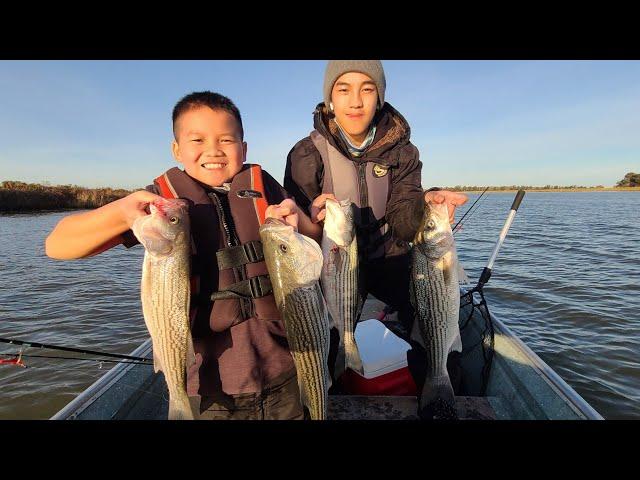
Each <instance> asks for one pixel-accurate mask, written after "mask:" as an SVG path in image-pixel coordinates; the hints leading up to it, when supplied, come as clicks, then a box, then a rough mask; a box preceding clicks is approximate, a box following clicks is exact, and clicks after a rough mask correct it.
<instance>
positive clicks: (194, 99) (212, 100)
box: [171, 91, 244, 140]
mask: <svg viewBox="0 0 640 480" xmlns="http://www.w3.org/2000/svg"><path fill="white" fill-rule="evenodd" d="M196 107H209V108H210V109H211V110H224V111H225V112H227V113H230V114H231V115H233V116H234V117H235V119H236V120H237V121H238V126H239V127H240V139H241V140H244V129H243V128H242V118H241V117H240V110H238V107H236V106H235V104H234V103H233V102H232V101H231V100H230V99H229V98H227V97H225V96H224V95H220V94H219V93H214V92H209V91H204V92H193V93H190V94H189V95H186V96H184V97H182V98H181V99H180V101H179V102H178V103H176V106H175V107H173V114H172V116H171V117H172V120H173V136H174V137H176V120H177V119H178V118H179V117H180V115H182V114H183V113H184V112H186V111H188V110H191V109H192V108H196ZM176 140H177V137H176Z"/></svg>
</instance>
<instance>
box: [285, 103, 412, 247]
mask: <svg viewBox="0 0 640 480" xmlns="http://www.w3.org/2000/svg"><path fill="white" fill-rule="evenodd" d="M373 121H374V122H375V124H376V135H375V137H374V140H373V142H372V144H371V145H370V146H369V147H368V148H367V149H366V150H365V152H364V153H363V154H362V155H361V156H360V157H355V156H352V155H351V154H350V153H349V150H348V148H347V145H346V143H345V141H344V140H343V139H342V137H341V135H340V134H339V132H338V128H339V127H338V125H337V124H336V123H335V120H333V118H331V117H330V116H329V115H327V113H326V109H325V107H324V103H320V104H318V106H317V107H316V109H315V112H314V119H313V123H314V128H315V130H316V131H317V132H319V133H320V134H321V135H322V136H323V137H324V138H326V139H327V140H328V142H329V144H330V145H332V146H333V147H335V148H336V149H337V150H338V151H339V152H340V153H341V154H342V155H344V156H345V157H346V158H348V159H350V160H352V161H353V162H354V163H355V164H360V163H363V162H374V163H375V164H378V165H380V166H382V167H384V168H386V169H388V173H387V174H388V175H390V182H389V193H388V198H387V203H386V212H385V218H386V221H387V223H388V224H389V227H390V231H391V237H392V239H393V240H394V242H393V246H392V248H390V249H388V250H387V251H386V253H385V256H386V257H391V256H397V255H401V254H404V253H406V252H407V251H408V244H407V243H408V242H410V241H412V240H413V238H414V236H415V232H416V230H417V229H418V225H419V222H420V217H421V215H422V205H423V203H424V190H423V189H422V186H421V173H422V162H420V160H419V152H418V149H417V148H416V147H415V145H413V144H412V143H411V142H410V136H411V128H410V127H409V124H408V123H407V121H406V120H405V119H404V117H403V116H402V115H401V114H400V112H398V111H397V110H396V109H395V108H393V107H392V106H391V105H390V104H389V103H385V104H384V105H383V107H382V109H380V110H379V111H378V112H377V113H376V115H375V117H374V120H373ZM323 180H324V164H323V161H322V157H321V155H320V152H319V151H318V149H317V148H316V146H315V145H314V143H313V141H312V140H311V137H310V136H308V137H306V138H304V139H302V140H300V141H299V142H298V143H296V145H295V146H294V147H293V148H292V149H291V151H290V152H289V155H288V156H287V165H286V169H285V177H284V187H285V189H286V190H287V192H288V193H289V194H290V195H292V196H293V197H294V199H295V201H296V203H297V204H298V205H299V206H300V207H301V208H302V209H304V210H305V212H306V213H307V214H310V207H311V203H312V202H313V200H314V199H315V198H316V197H317V196H318V195H320V194H321V193H322V187H323Z"/></svg>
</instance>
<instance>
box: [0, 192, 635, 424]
mask: <svg viewBox="0 0 640 480" xmlns="http://www.w3.org/2000/svg"><path fill="white" fill-rule="evenodd" d="M476 197H477V195H471V201H470V202H469V204H468V205H470V204H471V203H472V201H473V200H474V199H475V198H476ZM513 197H514V194H498V193H494V194H488V195H486V196H485V197H484V198H483V199H482V200H481V201H480V205H481V207H480V208H479V210H478V211H477V213H474V214H473V215H472V216H471V218H470V219H469V220H468V221H465V228H464V230H463V231H461V232H460V233H458V234H457V235H456V240H457V243H458V252H459V256H460V258H461V261H462V262H463V264H464V266H465V268H466V270H467V273H468V274H469V277H471V278H477V277H478V276H479V274H480V272H481V270H482V267H483V266H484V264H485V262H486V260H487V259H488V257H489V255H490V254H491V251H492V249H493V245H494V243H495V240H496V238H497V236H498V234H499V232H500V228H501V227H502V224H503V222H504V219H505V218H506V215H507V213H508V210H509V206H510V205H511V202H512V200H513ZM466 208H467V206H465V207H463V211H464V210H465V209H466ZM461 213H463V212H461ZM67 214H69V212H55V213H46V214H16V215H2V216H0V246H1V248H2V255H1V256H0V273H1V275H0V337H2V338H17V339H25V340H30V341H35V342H41V343H51V344H55V345H68V346H75V347H82V348H88V349H95V350H102V351H109V352H118V353H129V352H131V351H132V350H133V349H134V348H135V347H137V346H138V345H139V344H140V343H141V342H142V341H144V340H145V339H146V338H147V332H146V328H145V326H144V320H143V318H142V315H141V311H142V309H141V305H140V299H139V294H140V287H139V279H140V272H141V267H142V257H143V253H144V251H143V249H142V247H140V246H136V247H134V248H132V249H130V250H127V249H125V248H124V247H122V246H119V247H116V248H114V249H112V250H110V251H108V252H105V253H103V254H101V255H98V256H96V257H93V258H89V259H83V260H77V261H57V260H51V259H49V258H48V257H46V256H45V254H44V239H45V237H46V236H47V235H48V233H49V232H50V231H51V230H52V229H53V227H54V226H55V224H56V223H57V222H58V220H60V219H61V218H62V217H63V216H64V215H67ZM457 217H458V218H460V215H458V216H457ZM638 220H640V193H638V192H588V193H587V192H585V193H583V192H579V193H535V192H532V193H528V194H527V195H526V196H525V199H524V201H523V203H522V206H521V207H520V211H519V212H518V215H517V216H516V219H515V222H514V224H513V226H512V228H511V231H510V233H509V236H508V237H507V241H506V242H505V244H504V245H503V247H502V250H501V252H500V255H499V256H498V259H497V261H496V263H495V265H494V273H493V277H492V279H491V280H490V282H489V283H488V284H487V287H486V292H487V298H488V301H489V302H490V307H491V308H492V311H493V313H494V314H495V315H497V316H498V317H499V318H501V319H502V320H503V321H504V322H505V323H506V324H507V325H508V326H509V327H511V328H512V330H513V331H514V332H515V333H516V334H517V335H519V336H520V338H522V339H523V340H524V342H525V343H527V345H528V346H529V347H530V348H531V349H532V350H533V351H535V352H536V353H537V354H538V355H540V357H541V358H542V359H543V360H544V361H546V362H547V363H548V364H549V365H550V366H551V367H552V368H553V369H554V370H555V371H556V372H557V373H558V374H559V375H560V376H561V377H562V378H563V379H564V380H565V381H566V382H567V383H569V385H571V386H572V387H573V388H574V389H575V390H576V391H577V392H578V393H579V394H580V395H582V396H583V397H584V398H585V399H586V400H587V402H589V403H590V404H591V405H592V406H593V407H594V408H595V409H596V410H598V411H599V412H600V413H601V414H602V415H603V416H604V417H605V418H607V419H632V418H640V335H639V331H640V230H639V229H638V227H637V225H638ZM15 351H17V348H16V347H14V346H12V345H4V344H0V352H15ZM25 354H26V355H29V354H33V355H57V354H61V353H57V352H52V351H51V350H39V351H36V350H35V349H28V350H27V351H26V352H25ZM24 360H25V362H26V363H27V365H29V367H30V368H27V369H23V368H19V367H14V366H10V365H0V419H9V418H11V419H27V418H29V419H44V418H49V417H50V416H51V415H53V414H54V413H56V412H57V411H58V410H59V409H60V408H62V407H63V406H64V405H65V404H66V403H68V402H69V401H70V400H72V399H73V398H74V397H75V396H76V395H77V394H79V393H80V392H82V391H83V390H84V389H85V388H86V387H88V386H89V385H90V384H91V383H93V382H94V381H95V380H97V379H98V378H99V377H100V376H101V375H103V374H104V373H105V371H106V370H107V369H108V368H110V367H111V364H107V363H105V364H104V365H103V366H102V368H99V365H98V364H96V363H94V362H76V361H65V360H51V359H41V358H25V359H24Z"/></svg>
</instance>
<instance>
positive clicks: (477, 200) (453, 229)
mask: <svg viewBox="0 0 640 480" xmlns="http://www.w3.org/2000/svg"><path fill="white" fill-rule="evenodd" d="M487 190H489V187H486V188H485V189H484V191H483V192H482V193H481V194H480V196H479V197H478V198H476V201H475V202H473V204H472V205H471V207H469V210H467V211H466V212H464V215H463V216H462V218H461V219H460V220H458V223H456V225H455V227H453V228H452V229H451V230H452V231H453V234H454V235H455V234H456V233H457V232H458V231H459V230H456V228H458V225H460V224H461V223H462V220H464V217H466V216H467V215H469V214H470V213H471V212H472V210H473V207H475V206H476V204H477V203H478V202H479V201H480V199H481V198H482V197H483V196H484V194H485V193H486V192H487ZM479 206H480V205H478V207H479ZM478 207H476V210H477V209H478ZM469 218H471V217H469ZM461 228H462V227H461Z"/></svg>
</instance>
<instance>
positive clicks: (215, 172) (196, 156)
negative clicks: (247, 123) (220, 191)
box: [171, 106, 247, 187]
mask: <svg viewBox="0 0 640 480" xmlns="http://www.w3.org/2000/svg"><path fill="white" fill-rule="evenodd" d="M175 132H176V140H174V141H173V143H172V145H171V150H172V152H173V156H174V158H175V159H176V160H177V161H178V162H180V163H182V165H184V169H185V171H186V172H187V173H188V174H189V175H190V176H191V177H193V178H195V179H196V180H199V181H200V182H202V183H204V184H206V185H209V186H211V187H219V186H220V185H222V184H223V183H225V182H229V181H231V179H232V178H233V177H234V176H235V175H236V173H238V172H239V171H240V170H241V169H242V164H243V163H244V161H245V160H246V156H247V144H246V142H243V141H242V138H241V134H240V126H239V124H238V121H237V120H236V118H235V117H234V116H233V115H231V114H230V113H228V112H226V111H225V110H212V109H211V108H209V107H207V106H199V107H194V108H191V109H190V110H187V111H186V112H184V113H182V114H181V115H180V117H178V119H177V120H176V130H175Z"/></svg>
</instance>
